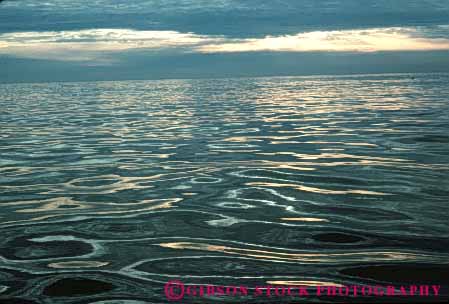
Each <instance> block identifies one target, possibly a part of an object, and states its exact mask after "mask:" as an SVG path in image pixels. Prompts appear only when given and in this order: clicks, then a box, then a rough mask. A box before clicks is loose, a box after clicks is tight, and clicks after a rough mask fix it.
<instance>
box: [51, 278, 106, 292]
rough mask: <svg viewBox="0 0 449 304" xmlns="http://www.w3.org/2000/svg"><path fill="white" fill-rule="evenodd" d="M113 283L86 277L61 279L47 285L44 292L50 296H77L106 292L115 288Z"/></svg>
mask: <svg viewBox="0 0 449 304" xmlns="http://www.w3.org/2000/svg"><path fill="white" fill-rule="evenodd" d="M114 288H115V287H114V285H113V284H112V283H109V282H105V281H100V280H93V279H88V278H84V277H78V278H64V279H60V280H58V281H56V282H54V283H52V284H50V285H48V286H47V287H45V289H44V291H43V294H44V295H46V296H49V297H76V296H86V295H94V294H100V293H105V292H108V291H111V290H113V289H114Z"/></svg>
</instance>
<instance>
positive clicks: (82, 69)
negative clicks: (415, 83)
mask: <svg viewBox="0 0 449 304" xmlns="http://www.w3.org/2000/svg"><path fill="white" fill-rule="evenodd" d="M447 71H449V1H447V0H377V1H375V0H240V1H237V0H134V1H131V0H78V1H72V0H46V1H38V0H3V1H1V0H0V82H41V81H90V80H125V79H164V78H219V77H246V76H272V75H280V76H284V75H288V76H292V75H328V74H354V73H361V74H367V73H404V72H447Z"/></svg>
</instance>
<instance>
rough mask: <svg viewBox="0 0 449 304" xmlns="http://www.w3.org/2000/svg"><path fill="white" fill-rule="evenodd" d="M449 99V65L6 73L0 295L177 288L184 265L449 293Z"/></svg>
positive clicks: (65, 299)
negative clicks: (274, 73)
mask: <svg viewBox="0 0 449 304" xmlns="http://www.w3.org/2000/svg"><path fill="white" fill-rule="evenodd" d="M448 96H449V74H419V75H371V76H339V77H279V78H276V77H274V78H247V79H246V78H236V79H220V80H216V79H215V80H162V81H118V82H86V83H46V84H2V85H0V106H1V108H0V118H1V119H0V130H1V132H0V222H1V224H0V226H1V233H2V237H1V238H0V298H3V299H7V298H18V299H21V300H18V301H23V303H25V302H24V301H25V300H24V299H28V300H30V301H35V302H37V303H95V302H97V303H119V302H111V301H110V300H114V299H115V300H123V301H124V300H128V302H126V301H125V302H120V303H165V302H166V299H165V296H164V293H163V287H164V283H165V282H167V281H169V280H172V279H179V280H182V281H183V282H185V283H190V284H231V285H248V286H256V285H260V284H267V282H268V283H270V284H284V283H289V282H296V283H297V282H300V283H301V284H311V285H315V284H337V285H338V284H387V283H388V284H402V283H408V284H410V283H414V282H416V283H423V284H424V283H439V284H442V285H444V283H446V286H445V288H446V295H447V280H448V278H447V275H446V276H445V275H444V272H446V273H447V271H446V270H448V269H449V267H448V251H449V249H448V248H449V239H448V232H449V227H448V221H447V215H448V209H449V207H448V205H447V199H448V197H449V181H448V173H449V100H448ZM448 271H449V270H448ZM404 272H405V275H404ZM444 280H446V281H444ZM106 300H109V302H108V301H106ZM189 300H190V301H193V299H187V300H186V301H185V302H186V303H188V301H189ZM303 300H304V299H303ZM306 300H307V299H306ZM308 300H310V301H317V299H316V298H315V299H308ZM328 300H329V299H326V301H328ZM331 300H332V299H331ZM102 301H103V302H102ZM133 301H134V302H133ZM211 301H212V300H211V299H198V298H197V299H195V303H210V302H211ZM213 301H214V302H220V301H222V302H238V301H240V302H245V303H255V302H258V303H262V302H266V303H280V302H282V301H284V302H287V301H288V299H286V298H284V299H267V298H264V299H252V298H232V299H230V298H222V299H219V298H215V299H213Z"/></svg>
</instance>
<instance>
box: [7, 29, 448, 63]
mask: <svg viewBox="0 0 449 304" xmlns="http://www.w3.org/2000/svg"><path fill="white" fill-rule="evenodd" d="M131 50H146V51H148V52H166V51H173V52H181V53H238V52H261V51H272V52H317V51H324V52H376V51H435V50H449V27H448V26H439V27H432V28H426V27H392V28H373V29H365V30H340V31H313V32H306V33H298V34H296V35H283V36H266V37H262V38H244V39H243V38H240V39H239V38H229V37H226V36H218V35H199V34H195V33H181V32H177V31H140V30H132V29H89V30H79V31H52V32H50V31H48V32H15V33H5V34H0V55H1V54H3V55H9V56H13V57H18V58H35V59H52V60H62V61H97V62H100V63H101V62H105V63H106V62H113V61H114V60H115V55H117V53H124V52H127V51H131Z"/></svg>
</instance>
